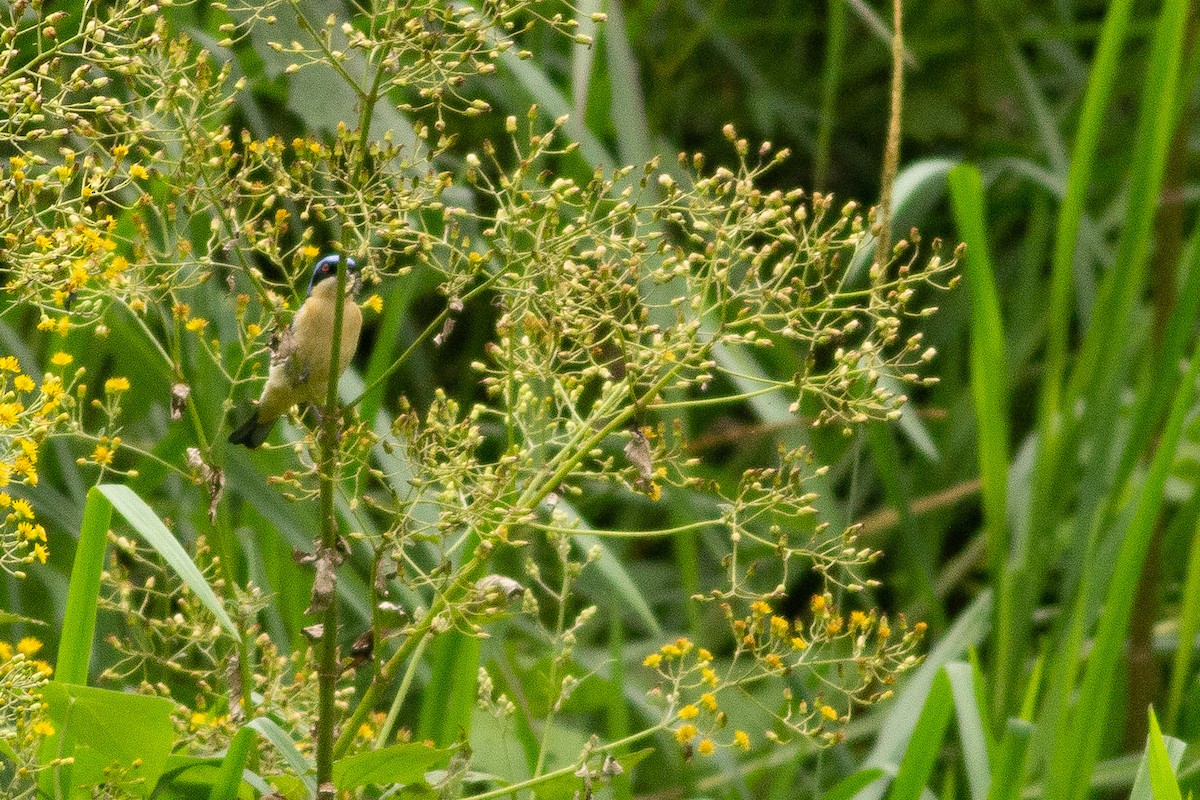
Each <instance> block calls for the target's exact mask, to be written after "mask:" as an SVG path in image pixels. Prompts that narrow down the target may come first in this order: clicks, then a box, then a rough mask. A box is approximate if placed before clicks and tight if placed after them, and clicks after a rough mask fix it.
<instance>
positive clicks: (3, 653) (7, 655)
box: [0, 642, 13, 664]
mask: <svg viewBox="0 0 1200 800" xmlns="http://www.w3.org/2000/svg"><path fill="white" fill-rule="evenodd" d="M12 656H13V646H12V645H11V644H9V643H8V642H0V664H3V663H4V662H5V661H8V660H9V659H11V658H12Z"/></svg>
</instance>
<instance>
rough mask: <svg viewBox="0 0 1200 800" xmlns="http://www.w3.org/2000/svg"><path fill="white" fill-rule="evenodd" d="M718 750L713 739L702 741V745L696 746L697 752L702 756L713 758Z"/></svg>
mask: <svg viewBox="0 0 1200 800" xmlns="http://www.w3.org/2000/svg"><path fill="white" fill-rule="evenodd" d="M716 749H717V748H716V745H714V744H713V740H712V739H701V740H700V744H698V745H696V752H697V753H699V754H700V755H702V756H711V755H712V754H713V751H714V750H716Z"/></svg>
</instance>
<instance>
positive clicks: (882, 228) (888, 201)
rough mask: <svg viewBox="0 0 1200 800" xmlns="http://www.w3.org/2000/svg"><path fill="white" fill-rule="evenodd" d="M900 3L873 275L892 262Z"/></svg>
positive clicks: (895, 4) (896, 3)
mask: <svg viewBox="0 0 1200 800" xmlns="http://www.w3.org/2000/svg"><path fill="white" fill-rule="evenodd" d="M903 17H904V14H903V2H902V0H892V98H891V99H892V103H891V113H890V114H889V118H888V130H887V144H886V145H885V146H884V152H883V175H882V177H881V180H880V181H879V220H878V224H879V239H878V241H877V244H876V246H875V273H876V275H875V276H873V277H876V278H878V277H882V275H883V269H884V267H885V266H887V264H888V262H889V261H891V259H892V253H891V250H892V185H893V184H894V183H895V181H896V172H897V171H898V170H899V168H900V103H901V99H902V98H903V96H904V34H903V32H902V31H901V27H900V24H901V22H902V21H903Z"/></svg>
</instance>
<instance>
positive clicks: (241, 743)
mask: <svg viewBox="0 0 1200 800" xmlns="http://www.w3.org/2000/svg"><path fill="white" fill-rule="evenodd" d="M254 733H255V731H254V729H253V728H250V727H246V726H243V727H241V728H239V729H238V732H237V733H235V734H234V735H233V739H232V740H231V741H230V742H229V749H228V750H226V751H225V758H223V759H221V771H220V773H219V774H218V775H217V779H216V780H215V781H213V785H212V791H211V792H210V793H209V795H208V800H237V796H238V789H239V788H241V785H242V772H243V771H244V770H245V769H246V759H247V757H248V756H249V755H250V746H251V745H252V744H253V743H254Z"/></svg>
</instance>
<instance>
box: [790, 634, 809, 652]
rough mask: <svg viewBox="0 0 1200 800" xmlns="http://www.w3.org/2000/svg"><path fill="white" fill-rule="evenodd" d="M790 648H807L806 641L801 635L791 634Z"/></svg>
mask: <svg viewBox="0 0 1200 800" xmlns="http://www.w3.org/2000/svg"><path fill="white" fill-rule="evenodd" d="M792 649H793V650H807V649H808V642H806V641H804V637H803V636H793V637H792Z"/></svg>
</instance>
